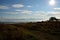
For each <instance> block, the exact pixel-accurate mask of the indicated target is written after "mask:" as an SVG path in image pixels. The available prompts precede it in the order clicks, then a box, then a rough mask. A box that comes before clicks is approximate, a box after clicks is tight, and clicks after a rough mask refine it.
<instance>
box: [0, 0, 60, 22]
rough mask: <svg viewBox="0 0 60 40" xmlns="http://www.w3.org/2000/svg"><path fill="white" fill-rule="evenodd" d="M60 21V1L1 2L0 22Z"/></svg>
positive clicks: (0, 0) (2, 0)
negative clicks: (54, 18)
mask: <svg viewBox="0 0 60 40" xmlns="http://www.w3.org/2000/svg"><path fill="white" fill-rule="evenodd" d="M50 17H56V18H58V19H60V0H0V22H29V21H32V22H33V21H44V20H48V19H49V18H50Z"/></svg>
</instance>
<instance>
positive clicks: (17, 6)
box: [12, 4, 24, 8]
mask: <svg viewBox="0 0 60 40" xmlns="http://www.w3.org/2000/svg"><path fill="white" fill-rule="evenodd" d="M12 7H14V8H21V7H24V5H23V4H14V5H12Z"/></svg>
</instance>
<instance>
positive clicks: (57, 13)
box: [48, 12, 60, 15]
mask: <svg viewBox="0 0 60 40" xmlns="http://www.w3.org/2000/svg"><path fill="white" fill-rule="evenodd" d="M48 14H54V15H55V14H56V15H59V14H60V12H48Z"/></svg>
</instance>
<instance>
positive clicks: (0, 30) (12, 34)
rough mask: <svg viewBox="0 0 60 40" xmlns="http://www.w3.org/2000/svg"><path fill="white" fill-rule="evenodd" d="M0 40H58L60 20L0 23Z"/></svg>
mask: <svg viewBox="0 0 60 40" xmlns="http://www.w3.org/2000/svg"><path fill="white" fill-rule="evenodd" d="M0 40H60V22H59V21H45V22H35V23H32V22H30V23H20V24H0Z"/></svg>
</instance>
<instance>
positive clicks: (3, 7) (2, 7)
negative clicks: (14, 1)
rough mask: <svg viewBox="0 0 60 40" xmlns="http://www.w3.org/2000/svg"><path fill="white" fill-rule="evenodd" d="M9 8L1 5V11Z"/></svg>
mask: <svg viewBox="0 0 60 40" xmlns="http://www.w3.org/2000/svg"><path fill="white" fill-rule="evenodd" d="M8 8H9V7H7V6H4V5H0V9H8Z"/></svg>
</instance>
